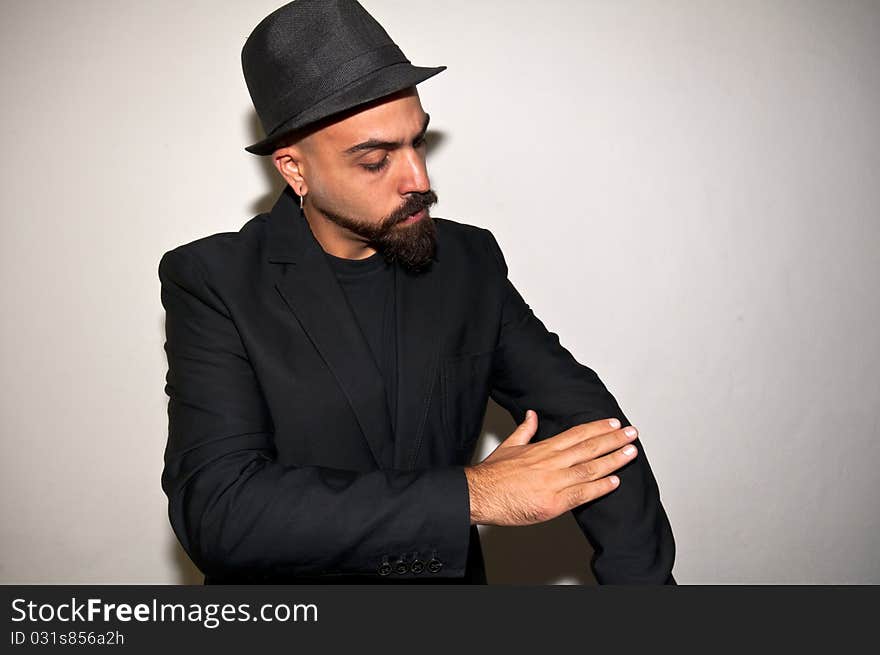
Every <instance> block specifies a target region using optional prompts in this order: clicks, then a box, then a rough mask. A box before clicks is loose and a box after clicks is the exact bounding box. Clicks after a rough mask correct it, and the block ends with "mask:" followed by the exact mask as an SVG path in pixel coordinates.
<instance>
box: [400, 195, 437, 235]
mask: <svg viewBox="0 0 880 655" xmlns="http://www.w3.org/2000/svg"><path fill="white" fill-rule="evenodd" d="M436 203H437V194H436V193H434V191H433V189H429V190H428V191H425V192H424V193H413V194H412V195H411V196H409V198H407V200H406V202H404V203H403V206H402V207H401V208H400V209H398V210H396V211H394V212H393V213H392V214H391V216H389V218H388V225H389V226H391V225H396V224H397V223H399V222H400V221H403V220H406V217H407V216H410V215H411V214H415V213H418V212H420V211H422V210H423V209H427V208H428V207H430V206H431V205H434V204H436Z"/></svg>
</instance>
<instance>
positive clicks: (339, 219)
mask: <svg viewBox="0 0 880 655" xmlns="http://www.w3.org/2000/svg"><path fill="white" fill-rule="evenodd" d="M436 202H437V194H435V193H434V192H433V191H430V190H429V191H426V192H424V193H413V194H410V196H409V197H408V198H407V200H406V202H405V203H404V204H403V205H402V206H401V207H400V208H399V209H397V210H395V211H394V212H392V213H391V214H389V215H388V216H386V217H385V218H383V219H382V220H381V221H379V223H366V222H364V221H361V220H358V219H355V218H351V217H349V216H343V215H341V214H337V213H335V212H333V211H328V210H327V209H325V208H324V207H320V206H318V205H317V204H316V205H315V208H316V209H317V210H318V211H320V212H321V213H322V214H323V215H324V216H326V217H327V219H328V220H331V221H333V222H334V223H336V224H337V225H339V226H341V227H344V228H346V229H348V230H351V231H352V232H354V233H355V234H357V235H358V236H359V237H361V238H362V239H363V240H364V242H365V243H366V245H368V246H369V247H371V248H373V249H374V250H376V251H377V252H380V253H382V256H383V258H384V259H385V261H386V262H389V263H393V262H398V263H400V265H401V266H402V267H403V268H405V269H407V270H409V271H412V272H414V273H418V272H420V271H422V270H424V269H426V268H428V266H429V265H430V263H431V260H432V259H433V258H434V252H435V250H436V247H437V226H436V225H435V222H434V219H433V218H432V217H431V215H430V214H429V213H428V212H427V210H428V208H429V207H430V206H431V205H433V204H434V203H436ZM422 209H424V210H425V216H424V217H422V218H420V219H419V220H417V221H416V222H415V223H410V224H406V225H404V224H402V222H403V221H404V220H406V218H407V216H409V215H411V214H415V213H416V212H419V211H421V210H422Z"/></svg>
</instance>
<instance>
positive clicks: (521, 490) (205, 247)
mask: <svg viewBox="0 0 880 655" xmlns="http://www.w3.org/2000/svg"><path fill="white" fill-rule="evenodd" d="M242 64H243V68H244V73H245V78H246V81H247V84H248V88H249V91H250V94H251V98H252V100H253V102H254V106H255V108H256V110H257V113H258V115H259V117H260V120H261V122H262V124H263V127H264V130H265V132H266V137H265V138H264V139H262V140H261V141H259V142H257V143H255V144H253V145H251V146H248V148H247V150H248V151H250V152H252V153H255V154H259V155H264V156H270V157H271V158H272V162H273V164H274V165H275V167H276V169H277V170H278V172H279V174H280V175H281V176H282V177H283V178H284V180H285V182H286V186H285V189H284V191H283V193H282V194H281V196H280V197H279V199H278V201H277V202H276V204H275V206H274V207H273V209H272V211H271V212H270V213H268V214H260V215H259V216H256V217H254V218H253V219H251V220H250V221H248V222H247V223H246V224H245V225H244V226H243V227H242V228H241V230H240V231H239V232H236V233H225V234H217V235H213V236H210V237H206V238H203V239H199V240H197V241H195V242H193V243H190V244H186V245H183V246H180V247H178V248H175V249H174V250H172V251H169V252H167V253H165V255H164V256H163V257H162V261H161V262H160V265H159V276H160V280H161V282H162V301H163V305H164V306H165V309H166V336H167V340H166V344H165V349H166V352H167V355H168V363H169V370H168V375H167V385H166V392H167V393H168V395H169V397H170V401H169V406H168V412H169V435H168V445H167V448H166V452H165V469H164V472H163V476H162V485H163V489H164V491H165V493H166V494H167V495H168V499H169V516H170V520H171V524H172V526H173V528H174V530H175V533H176V535H177V537H178V538H179V539H180V542H181V544H182V545H183V547H184V549H185V550H186V552H187V553H188V554H189V555H190V557H191V558H192V560H193V561H194V562H195V563H196V565H197V566H199V568H200V569H201V570H202V571H203V572H205V574H206V579H205V582H206V584H210V583H217V582H224V583H229V582H284V583H334V582H339V583H355V582H366V583H385V582H391V583H412V582H414V583H426V582H435V583H481V584H484V583H485V582H486V577H485V567H484V562H483V558H482V552H481V549H480V544H479V533H478V530H477V525H478V524H488V525H509V526H513V525H529V524H534V523H539V522H543V521H547V520H550V519H552V518H554V517H556V516H559V515H560V514H562V513H564V512H566V511H569V510H571V511H572V512H573V514H574V516H575V518H576V520H577V522H578V524H579V526H580V527H581V529H582V530H583V532H584V534H585V536H586V537H587V538H588V539H589V541H590V542H591V544H592V545H593V547H594V550H595V557H594V559H593V562H592V566H593V571H594V573H595V575H596V578H597V580H598V581H599V582H600V583H669V584H674V583H675V580H674V578H673V577H672V564H673V560H674V552H675V546H674V541H673V536H672V531H671V529H670V526H669V522H668V520H667V517H666V514H665V511H664V509H663V507H662V504H661V502H660V498H659V492H658V489H657V484H656V481H655V479H654V477H653V474H652V472H651V469H650V467H649V464H648V461H647V459H646V458H645V456H644V452H643V449H642V448H640V444H639V442H638V439H637V438H636V434H637V433H636V431H635V430H634V429H633V430H631V431H630V432H632V434H628V433H627V432H628V431H626V430H624V428H627V427H631V426H630V423H629V421H628V420H627V419H626V417H625V416H624V414H623V412H622V411H621V410H620V407H619V406H618V404H617V402H616V400H615V399H614V397H613V396H612V395H611V394H610V393H609V392H608V390H607V389H606V388H605V386H604V385H603V383H602V382H601V381H600V380H599V378H598V377H597V376H596V374H595V373H594V372H593V371H592V370H591V369H589V368H587V367H585V366H583V365H581V364H579V363H577V362H576V361H575V360H574V359H573V357H572V356H571V354H570V353H569V352H568V351H567V350H566V349H565V348H563V347H562V346H561V345H560V343H559V340H558V338H557V336H556V335H555V334H553V333H551V332H549V331H547V329H546V328H545V327H544V325H543V324H542V323H541V321H540V320H538V318H537V317H535V315H534V314H533V313H532V311H531V309H530V308H529V306H528V305H527V304H526V303H525V302H524V300H523V299H522V297H521V296H520V295H519V293H518V292H517V291H516V289H515V288H514V287H513V286H512V285H511V283H510V281H509V280H508V279H507V266H506V262H505V260H504V257H503V255H502V253H501V250H500V248H499V247H498V244H497V243H496V241H495V239H494V237H493V236H492V234H491V233H490V232H489V231H488V230H485V229H482V228H479V227H476V226H471V225H467V224H464V223H459V222H455V221H452V220H448V219H442V218H435V217H432V216H430V214H429V212H428V209H429V207H430V206H431V205H433V204H434V203H435V201H436V195H435V193H434V191H433V190H432V189H431V186H430V181H429V178H428V174H427V170H426V167H425V138H426V131H427V128H428V122H429V116H428V114H427V113H426V112H425V111H424V109H423V107H422V106H421V102H420V100H419V96H418V93H417V91H416V85H417V84H418V83H420V82H422V81H424V80H425V79H427V78H429V77H431V76H433V75H436V74H437V73H439V72H441V71H442V70H444V68H445V67H438V68H422V67H416V66H413V65H412V64H411V63H410V62H409V61H408V60H407V59H406V58H405V57H404V55H403V53H402V52H401V51H400V49H399V48H398V47H397V46H396V45H395V44H394V43H393V42H392V41H391V39H390V37H389V36H388V35H387V33H386V32H385V31H384V29H383V28H382V27H381V26H380V25H379V24H378V23H377V22H376V21H375V20H374V19H373V18H372V17H371V16H370V15H369V14H368V13H367V12H366V11H365V10H364V9H363V7H361V6H360V5H359V4H358V3H357V2H355V1H354V0H296V1H295V2H292V3H289V4H287V5H285V6H283V7H281V8H280V9H278V10H276V11H275V12H273V13H272V14H270V15H269V16H267V17H266V18H265V19H264V20H263V21H261V22H260V24H259V25H257V27H256V28H255V29H254V31H253V32H252V34H251V35H250V36H249V37H248V40H247V42H246V43H245V46H244V48H243V50H242ZM489 397H492V398H493V399H494V400H495V401H496V402H498V403H499V404H500V405H501V406H503V407H505V408H506V409H507V410H508V411H509V412H510V413H511V415H512V416H513V417H514V418H515V420H516V421H517V422H518V423H519V426H518V427H517V429H516V430H515V431H514V432H513V433H512V434H511V435H510V436H509V437H507V438H506V439H505V440H504V441H503V442H502V443H501V444H500V445H499V447H498V448H497V449H496V450H495V451H494V452H493V453H492V454H491V455H490V456H489V457H487V458H486V459H485V460H484V461H483V462H480V463H479V464H477V465H475V466H468V462H469V461H470V459H471V457H472V455H473V450H474V446H475V443H476V440H477V438H478V436H479V434H480V428H481V425H482V421H483V417H484V413H485V409H486V403H487V400H488V398H489ZM529 410H531V411H529Z"/></svg>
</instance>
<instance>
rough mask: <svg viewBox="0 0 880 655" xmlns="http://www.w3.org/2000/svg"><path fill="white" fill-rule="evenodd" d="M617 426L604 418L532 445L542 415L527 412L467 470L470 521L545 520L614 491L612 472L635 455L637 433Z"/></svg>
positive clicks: (529, 522)
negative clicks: (480, 460)
mask: <svg viewBox="0 0 880 655" xmlns="http://www.w3.org/2000/svg"><path fill="white" fill-rule="evenodd" d="M612 421H613V422H612ZM619 427H620V422H619V421H618V420H617V419H602V420H599V421H592V422H591V423H582V424H580V425H575V426H574V427H571V428H569V429H568V430H565V431H564V432H560V433H559V434H557V435H555V436H553V437H550V438H548V439H545V440H543V441H540V442H538V443H533V444H530V443H529V440H530V439H531V438H532V437H533V436H534V435H535V432H536V431H537V429H538V417H537V414H536V413H535V412H534V411H532V410H528V411H527V412H526V417H525V420H524V421H523V422H522V423H520V424H519V426H518V427H517V428H516V430H514V431H513V432H512V433H511V434H510V436H508V437H507V438H506V439H505V440H504V441H502V442H501V443H500V444H499V445H498V447H497V448H496V449H495V450H494V451H492V453H491V454H490V455H489V456H488V457H486V459H484V460H483V461H482V462H480V463H479V464H477V465H475V466H466V467H465V469H464V471H465V475H466V476H467V481H468V489H469V491H470V499H471V503H470V504H471V525H474V524H477V523H482V524H485V525H504V526H512V525H532V524H534V523H543V522H544V521H549V520H550V519H553V518H556V517H557V516H559V515H560V514H563V513H564V512H567V511H568V510H570V509H572V508H574V507H577V506H578V505H582V504H583V503H586V502H588V501H591V500H594V499H595V498H599V497H600V496H604V495H605V494H607V493H609V492H611V491H613V490H614V489H616V488H617V485H618V484H619V483H620V480H619V478H618V477H617V476H615V475H610V474H611V473H612V472H613V471H616V470H617V469H618V468H620V467H621V466H623V465H624V464H626V463H627V462H629V461H631V460H632V459H633V458H634V457H635V456H636V447H635V446H633V445H632V444H630V443H629V442H631V441H633V440H634V439H635V438H636V437H637V436H638V431H637V430H635V428H633V431H634V433H633V434H632V435H628V434H626V432H625V431H624V430H623V429H619ZM627 429H628V428H627ZM629 448H631V449H632V450H631V452H630V451H628V449H629Z"/></svg>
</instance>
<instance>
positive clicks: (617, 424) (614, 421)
mask: <svg viewBox="0 0 880 655" xmlns="http://www.w3.org/2000/svg"><path fill="white" fill-rule="evenodd" d="M608 424H609V425H610V426H611V427H612V428H619V427H620V421H619V420H617V419H616V418H613V419H611V420H610V421H608Z"/></svg>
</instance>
